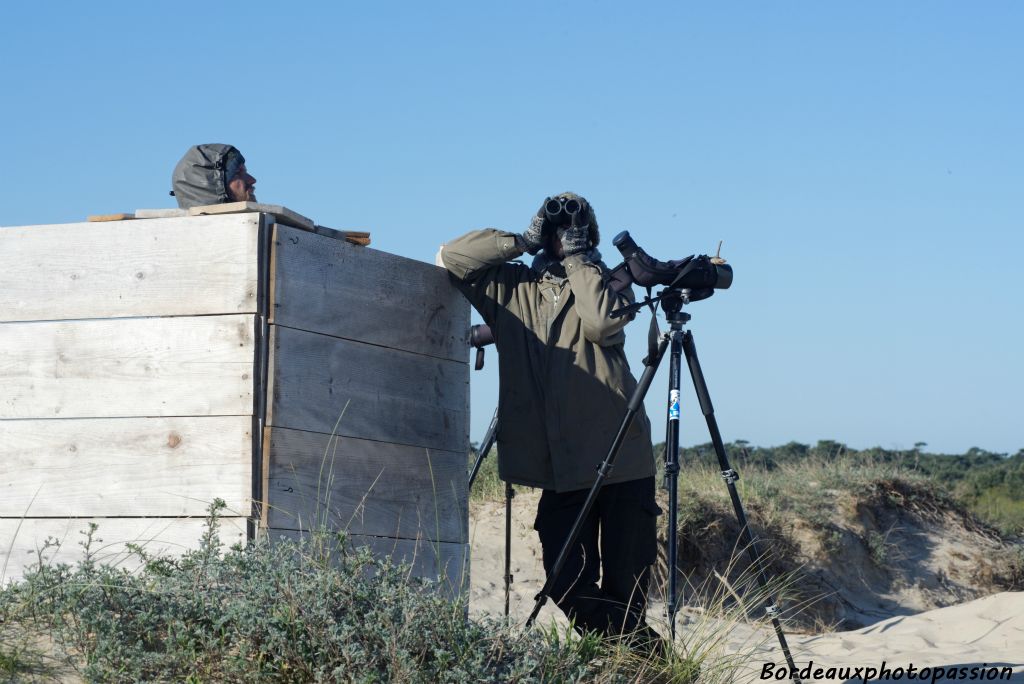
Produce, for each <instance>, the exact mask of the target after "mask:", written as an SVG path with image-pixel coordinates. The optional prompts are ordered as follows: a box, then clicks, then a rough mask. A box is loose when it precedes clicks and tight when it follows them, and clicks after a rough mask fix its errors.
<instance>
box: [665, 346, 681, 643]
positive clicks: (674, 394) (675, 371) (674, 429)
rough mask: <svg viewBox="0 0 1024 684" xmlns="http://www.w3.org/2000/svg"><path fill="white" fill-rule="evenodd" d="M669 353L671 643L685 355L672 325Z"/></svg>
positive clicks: (667, 485)
mask: <svg viewBox="0 0 1024 684" xmlns="http://www.w3.org/2000/svg"><path fill="white" fill-rule="evenodd" d="M669 335H670V336H671V340H672V343H671V352H670V356H669V385H668V390H669V396H668V420H667V421H666V425H665V488H666V489H667V490H668V521H667V523H668V524H667V527H666V530H665V536H666V538H667V549H666V551H667V559H666V560H667V563H666V566H667V569H666V572H667V579H668V595H667V596H666V599H665V612H666V613H667V615H668V624H669V635H670V639H671V640H672V643H675V640H676V613H677V612H678V610H679V594H678V578H677V575H678V572H677V569H676V566H677V565H678V554H679V550H678V541H677V539H678V535H677V530H676V524H677V518H678V515H679V376H680V366H681V357H682V342H681V337H682V333H681V332H680V331H679V330H676V329H673V330H672V331H671V332H670V333H669Z"/></svg>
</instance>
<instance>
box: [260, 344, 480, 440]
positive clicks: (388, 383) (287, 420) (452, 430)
mask: <svg viewBox="0 0 1024 684" xmlns="http://www.w3.org/2000/svg"><path fill="white" fill-rule="evenodd" d="M270 353H271V358H270V377H271V386H270V389H269V392H270V395H269V396H270V402H271V410H270V413H269V416H268V419H267V423H268V425H273V426H277V427H287V428H294V429H297V430H307V431H309V432H322V433H326V434H340V435H344V436H346V437H358V438H360V439H372V440H376V441H380V442H393V443H397V444H407V445H410V446H417V447H425V448H429V449H438V450H444V451H465V450H466V449H467V448H468V445H469V433H468V418H469V409H468V406H467V400H468V396H469V364H467V363H461V362H457V361H449V360H446V359H439V358H433V357H427V356H422V355H420V354H412V353H410V352H405V351H400V350H397V349H388V348H386V347H376V346H373V345H369V344H362V343H360V342H352V341H351V340H344V339H339V338H336V337H329V336H327V335H317V334H314V333H310V332H305V331H302V330H293V329H291V328H284V327H281V326H276V325H275V326H271V348H270ZM346 407H347V408H346ZM343 412H344V415H342V413H343Z"/></svg>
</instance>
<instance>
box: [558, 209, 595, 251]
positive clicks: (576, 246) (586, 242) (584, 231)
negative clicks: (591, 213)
mask: <svg viewBox="0 0 1024 684" xmlns="http://www.w3.org/2000/svg"><path fill="white" fill-rule="evenodd" d="M573 218H574V219H575V217H573ZM558 236H559V238H561V240H562V258H563V259H564V258H565V257H567V256H572V255H574V254H583V253H584V252H586V251H587V250H588V249H590V224H588V223H584V224H583V225H582V226H578V225H576V221H575V220H573V222H572V224H571V225H570V226H569V227H568V228H566V229H565V230H564V231H561V230H560V231H559V232H558Z"/></svg>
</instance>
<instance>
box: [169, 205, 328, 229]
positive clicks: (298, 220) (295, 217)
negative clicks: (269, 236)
mask: <svg viewBox="0 0 1024 684" xmlns="http://www.w3.org/2000/svg"><path fill="white" fill-rule="evenodd" d="M249 212H261V213H264V214H273V215H274V216H275V218H276V219H277V222H278V223H283V224H285V225H289V226H296V227H298V228H305V229H306V230H313V228H314V226H315V223H314V222H313V219H311V218H306V217H305V216H303V215H302V214H300V213H298V212H295V211H292V210H291V209H289V208H288V207H282V206H281V205H279V204H263V203H262V202H226V203H224V204H206V205H203V206H201V207H191V208H189V210H188V214H189V216H205V215H208V214H237V213H249Z"/></svg>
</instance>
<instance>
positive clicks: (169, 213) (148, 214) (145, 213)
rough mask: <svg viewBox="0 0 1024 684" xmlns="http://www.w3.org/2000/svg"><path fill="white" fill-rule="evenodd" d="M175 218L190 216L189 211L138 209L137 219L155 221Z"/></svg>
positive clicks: (136, 211)
mask: <svg viewBox="0 0 1024 684" xmlns="http://www.w3.org/2000/svg"><path fill="white" fill-rule="evenodd" d="M175 216H188V209H136V210H135V218H137V219H155V218H172V217H175Z"/></svg>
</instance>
